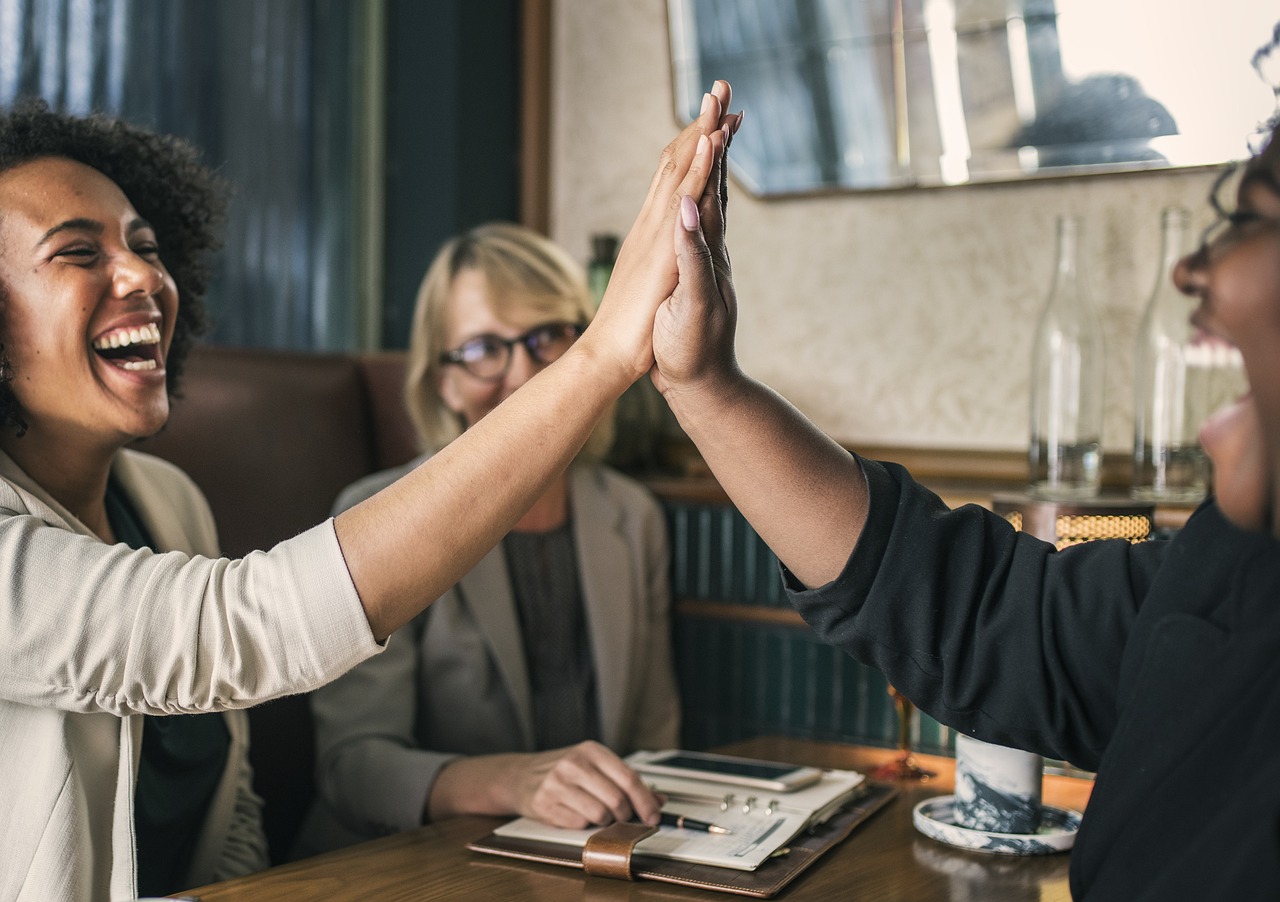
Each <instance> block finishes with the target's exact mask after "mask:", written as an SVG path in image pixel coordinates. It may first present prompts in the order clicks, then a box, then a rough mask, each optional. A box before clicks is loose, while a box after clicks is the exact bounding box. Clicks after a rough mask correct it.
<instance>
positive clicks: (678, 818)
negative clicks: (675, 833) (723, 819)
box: [659, 811, 733, 833]
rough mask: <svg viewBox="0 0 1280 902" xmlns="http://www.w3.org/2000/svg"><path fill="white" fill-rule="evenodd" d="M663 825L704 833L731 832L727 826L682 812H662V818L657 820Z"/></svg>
mask: <svg viewBox="0 0 1280 902" xmlns="http://www.w3.org/2000/svg"><path fill="white" fill-rule="evenodd" d="M659 823H661V824H662V825H663V826H664V827H680V828H682V829H684V830H701V831H703V832H704V833H732V832H733V831H732V830H730V829H729V828H728V827H721V826H720V825H719V824H712V823H709V822H707V821H700V820H698V819H697V818H692V817H685V816H684V815H683V814H671V813H669V812H666V811H664V812H662V820H661V821H659Z"/></svg>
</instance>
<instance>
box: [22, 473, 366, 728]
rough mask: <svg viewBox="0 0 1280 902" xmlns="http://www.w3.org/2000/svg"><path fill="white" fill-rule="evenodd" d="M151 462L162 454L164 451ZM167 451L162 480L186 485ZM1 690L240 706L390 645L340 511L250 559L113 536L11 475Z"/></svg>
mask: <svg viewBox="0 0 1280 902" xmlns="http://www.w3.org/2000/svg"><path fill="white" fill-rule="evenodd" d="M152 460H155V459H154V458H153V459H152ZM160 463H161V462H159V461H157V462H156V465H155V466H153V467H152V468H151V472H150V473H149V475H150V476H151V478H152V479H153V480H154V491H156V492H159V493H166V492H172V493H173V494H174V495H175V496H185V495H186V494H188V489H189V486H190V480H189V479H187V478H186V476H185V474H182V473H181V471H179V470H177V469H176V468H174V467H172V466H171V465H167V464H166V465H164V466H160ZM0 563H2V564H3V566H4V568H5V570H6V572H7V573H9V574H11V578H10V579H9V582H8V591H6V592H5V593H4V597H3V598H0V635H3V636H5V643H6V649H5V652H6V653H5V655H4V656H3V657H2V658H0V697H3V698H5V699H7V700H10V701H15V702H19V703H22V704H27V705H32V706H36V707H50V708H58V709H62V710H67V711H75V712H84V713H94V712H107V713H111V714H116V715H120V716H123V715H127V714H177V713H204V712H208V711H217V710H225V709H230V708H242V707H247V706H249V705H252V704H255V703H257V702H261V701H266V700H268V699H271V698H274V697H276V696H279V695H284V694H287V693H291V692H300V691H306V690H309V689H312V688H314V687H315V686H318V685H320V684H322V683H324V682H327V681H328V680H330V679H332V678H334V677H335V676H337V675H338V674H340V673H342V672H344V671H345V670H347V669H349V668H350V667H351V666H353V665H354V664H355V663H357V662H358V661H360V660H362V659H363V658H366V657H368V656H370V655H372V654H374V653H376V652H377V651H378V650H379V647H380V646H379V645H378V644H377V643H376V642H375V641H374V639H373V635H372V633H371V632H370V630H369V625H368V620H367V618H366V617H365V615H364V609H363V607H362V606H361V604H360V600H359V598H358V596H357V595H356V591H355V586H354V585H353V584H352V582H351V577H350V575H349V574H348V572H347V569H346V563H345V561H344V560H343V557H342V551H341V549H340V547H339V546H338V541H337V535H336V534H335V532H334V528H333V521H332V520H329V521H326V522H325V523H322V524H320V525H319V526H317V527H313V528H312V529H310V530H308V531H306V532H304V533H302V534H301V535H299V536H297V537H295V538H293V539H290V540H288V541H286V542H282V543H281V544H279V545H277V546H276V547H275V548H273V549H272V550H270V551H268V552H254V553H252V554H250V555H249V556H248V557H246V558H244V559H241V560H227V559H225V558H215V557H207V556H204V555H198V554H189V553H185V552H180V551H169V552H163V553H156V552H152V551H149V550H146V549H142V550H131V549H129V548H128V547H126V546H124V545H105V544H103V543H102V542H101V541H99V540H98V539H97V538H95V537H91V536H87V535H81V534H78V533H75V532H72V531H70V530H69V529H68V528H67V526H66V523H65V521H63V520H62V519H61V518H60V517H58V516H57V514H56V513H55V512H53V511H52V510H51V509H50V508H48V506H47V505H43V504H41V503H40V502H39V500H38V499H36V498H35V497H34V496H33V495H31V494H30V493H27V492H25V491H21V490H19V489H17V488H16V487H15V486H14V485H13V484H11V483H10V482H8V481H4V480H0Z"/></svg>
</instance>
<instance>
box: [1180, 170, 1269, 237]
mask: <svg viewBox="0 0 1280 902" xmlns="http://www.w3.org/2000/svg"><path fill="white" fill-rule="evenodd" d="M1246 167H1247V162H1237V163H1229V164H1228V165H1226V166H1225V167H1223V169H1222V171H1221V172H1220V173H1218V177H1217V178H1216V179H1214V182H1213V186H1212V187H1211V188H1210V189H1209V206H1210V208H1211V209H1212V210H1213V212H1214V220H1213V222H1211V223H1209V224H1208V225H1207V226H1205V228H1204V231H1203V232H1201V233H1200V244H1199V246H1198V247H1197V248H1196V250H1195V251H1194V252H1193V256H1194V257H1195V258H1196V259H1199V260H1205V259H1208V255H1209V251H1210V248H1211V247H1213V246H1214V245H1215V244H1217V243H1218V242H1219V241H1220V240H1221V239H1222V238H1223V236H1225V235H1227V234H1228V233H1229V232H1230V231H1231V230H1232V229H1234V228H1240V227H1242V226H1247V225H1251V224H1252V223H1255V222H1267V221H1271V222H1274V220H1273V219H1272V218H1271V217H1269V216H1263V215H1261V214H1259V213H1256V212H1254V211H1252V210H1239V209H1237V208H1235V207H1234V206H1233V207H1230V208H1229V207H1228V206H1227V204H1226V203H1224V202H1223V200H1222V190H1223V189H1224V188H1226V187H1227V186H1228V185H1229V184H1231V182H1232V179H1233V178H1235V177H1236V176H1238V175H1240V174H1241V173H1244V174H1245V175H1246V177H1247V175H1248V172H1247V168H1246Z"/></svg>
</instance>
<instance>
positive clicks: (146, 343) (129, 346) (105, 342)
mask: <svg viewBox="0 0 1280 902" xmlns="http://www.w3.org/2000/svg"><path fill="white" fill-rule="evenodd" d="M93 350H94V351H95V352H97V354H98V356H99V357H101V358H102V359H103V360H106V361H108V362H109V363H111V364H112V365H113V366H118V367H120V369H122V370H129V371H130V372H137V371H141V370H154V369H158V368H159V366H160V327H159V326H157V325H156V324H155V323H147V324H146V325H144V326H134V327H132V328H126V329H113V330H111V331H110V332H107V333H106V334H104V335H100V336H98V338H96V339H94V342H93Z"/></svg>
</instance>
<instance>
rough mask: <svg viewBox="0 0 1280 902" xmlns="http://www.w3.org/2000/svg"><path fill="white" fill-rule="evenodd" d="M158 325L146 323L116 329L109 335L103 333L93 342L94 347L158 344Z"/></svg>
mask: <svg viewBox="0 0 1280 902" xmlns="http://www.w3.org/2000/svg"><path fill="white" fill-rule="evenodd" d="M159 342H160V327H159V326H157V325H156V324H155V323H147V324H146V325H145V326H139V327H137V328H133V329H117V330H116V331H114V332H112V333H110V334H109V335H103V336H102V337H101V338H99V339H98V340H97V341H95V342H94V343H93V346H94V347H95V348H99V349H105V348H127V347H128V346H129V345H137V344H148V345H153V344H159Z"/></svg>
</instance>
